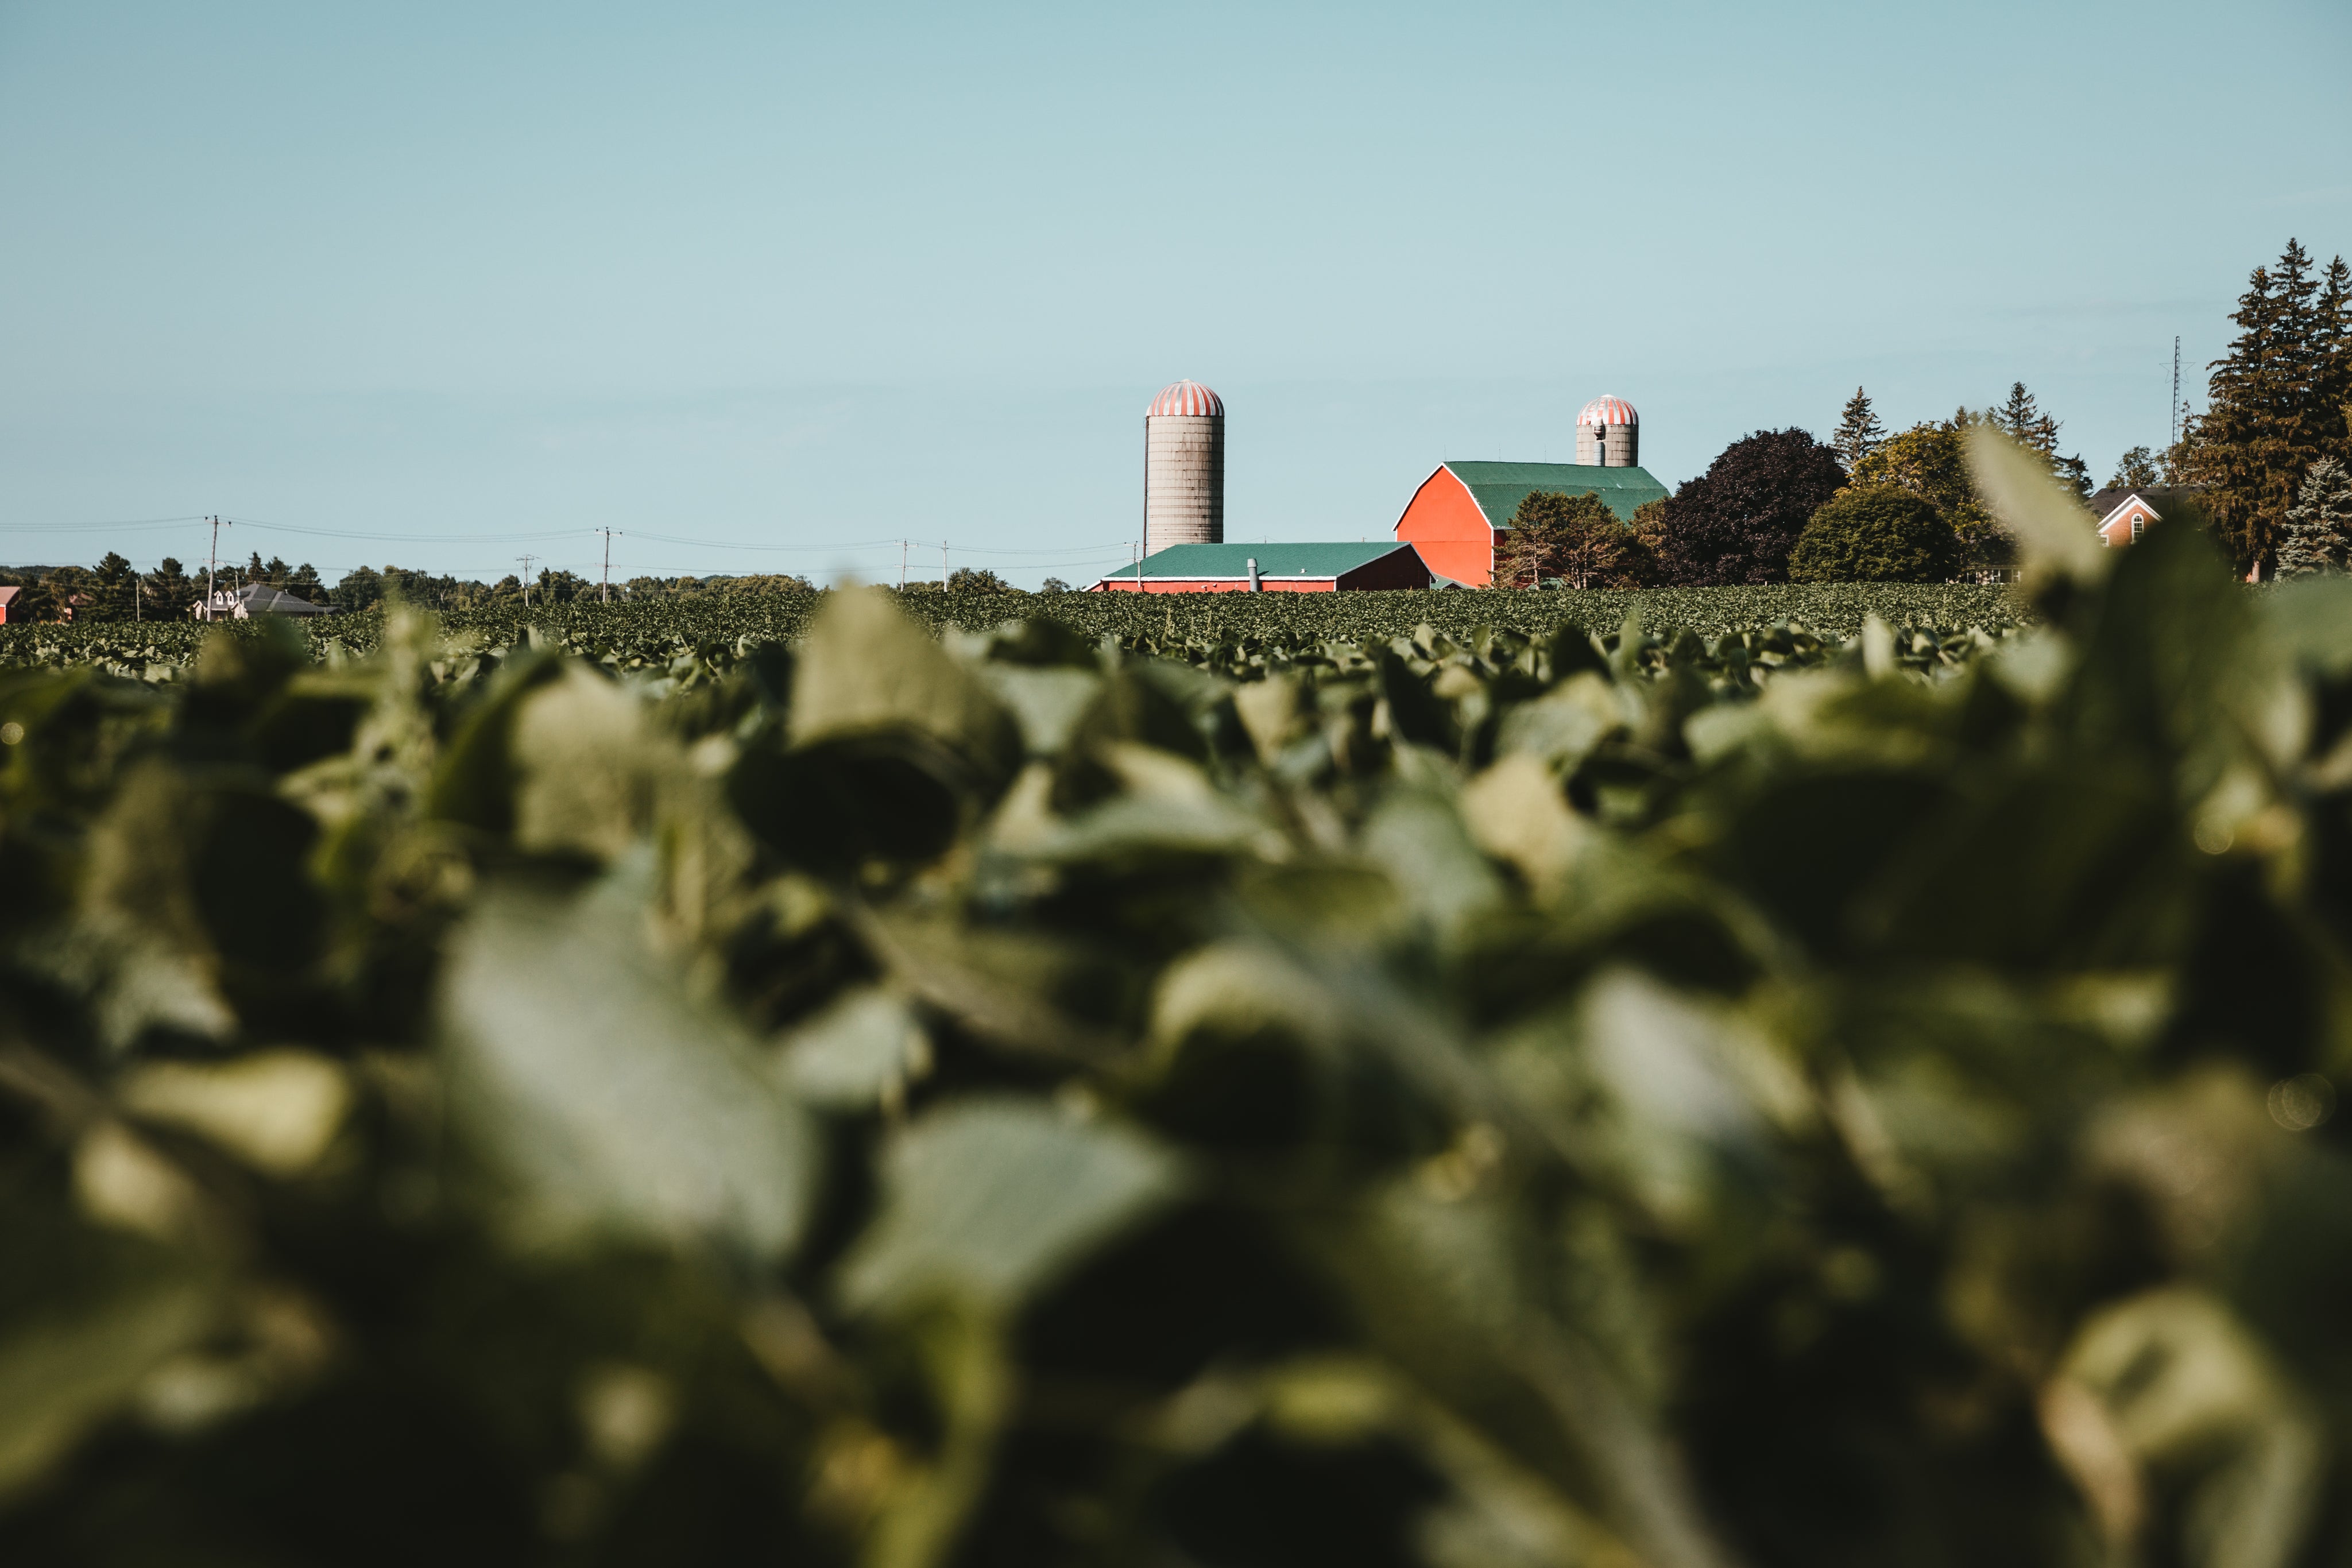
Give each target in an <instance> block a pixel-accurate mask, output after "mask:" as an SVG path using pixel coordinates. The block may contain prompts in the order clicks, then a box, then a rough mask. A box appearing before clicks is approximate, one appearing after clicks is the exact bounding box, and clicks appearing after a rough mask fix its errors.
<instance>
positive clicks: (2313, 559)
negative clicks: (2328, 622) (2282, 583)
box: [2278, 457, 2352, 577]
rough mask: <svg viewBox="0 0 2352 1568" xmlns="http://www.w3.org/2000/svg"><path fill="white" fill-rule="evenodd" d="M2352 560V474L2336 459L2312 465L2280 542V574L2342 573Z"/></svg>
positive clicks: (2300, 575) (2289, 508)
mask: <svg viewBox="0 0 2352 1568" xmlns="http://www.w3.org/2000/svg"><path fill="white" fill-rule="evenodd" d="M2347 559H2352V471H2347V469H2346V468H2345V466H2344V465H2343V463H2342V462H2341V461H2340V460H2338V459H2336V458H2334V457H2323V458H2321V459H2320V460H2319V461H2318V462H2316V463H2315V464H2313V465H2311V472H2310V474H2308V475H2307V476H2305V478H2304V481H2303V488H2302V490H2301V492H2300V493H2299V494H2297V496H2296V497H2295V502H2294V506H2292V507H2288V508H2287V511H2286V530H2285V533H2284V536H2283V537H2282V538H2281V539H2280V541H2279V552H2278V574H2279V575H2280V576H2281V577H2308V576H2311V575H2312V574H2314V573H2315V572H2340V571H2342V570H2345V567H2346V564H2347Z"/></svg>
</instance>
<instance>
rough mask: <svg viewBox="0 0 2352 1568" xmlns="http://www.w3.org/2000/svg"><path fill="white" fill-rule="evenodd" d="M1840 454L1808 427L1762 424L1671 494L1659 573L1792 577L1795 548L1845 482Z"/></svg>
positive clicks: (1732, 578)
mask: <svg viewBox="0 0 2352 1568" xmlns="http://www.w3.org/2000/svg"><path fill="white" fill-rule="evenodd" d="M1845 482H1846V472H1845V468H1844V465H1842V464H1841V463H1839V462H1838V457H1837V454H1836V453H1835V452H1833V451H1832V450H1831V449H1830V448H1829V447H1826V446H1824V445H1822V444H1821V443H1820V442H1818V441H1816V440H1814V439H1813V437H1812V435H1811V433H1810V432H1807V431H1803V430H1796V429H1790V430H1759V431H1758V432H1756V434H1753V435H1748V436H1743V437H1741V438H1740V439H1739V440H1738V441H1735V442H1733V443H1732V444H1730V445H1729V446H1727V447H1725V448H1724V449H1723V451H1722V452H1721V453H1719V454H1718V455H1717V457H1716V459H1715V461H1714V462H1713V463H1711V464H1709V465H1707V470H1706V473H1705V474H1703V475H1701V476H1698V477H1697V478H1696V479H1692V480H1689V481H1687V482H1686V483H1685V484H1684V485H1683V486H1682V487H1681V488H1680V489H1678V490H1676V491H1675V494H1674V496H1673V497H1672V498H1671V499H1670V500H1668V501H1667V503H1666V507H1665V517H1664V528H1665V538H1664V549H1662V551H1661V552H1660V556H1659V561H1658V565H1659V575H1660V577H1661V579H1662V580H1664V581H1666V582H1670V583H1678V584H1703V583H1738V582H1786V581H1787V580H1789V552H1790V550H1791V549H1795V548H1796V543H1797V538H1798V536H1799V535H1801V534H1802V533H1803V532H1804V531H1805V524H1806V522H1807V521H1808V520H1809V519H1810V518H1811V517H1812V515H1813V513H1814V512H1815V511H1817V510H1819V509H1820V507H1821V506H1822V503H1823V502H1825V501H1827V500H1828V499H1829V498H1830V497H1832V496H1834V495H1836V494H1837V492H1838V491H1839V490H1840V489H1841V488H1842V487H1843V486H1844V484H1845Z"/></svg>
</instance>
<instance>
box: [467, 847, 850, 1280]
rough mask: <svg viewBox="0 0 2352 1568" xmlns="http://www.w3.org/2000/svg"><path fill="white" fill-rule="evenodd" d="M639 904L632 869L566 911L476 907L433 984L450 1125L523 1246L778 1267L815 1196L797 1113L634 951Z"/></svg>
mask: <svg viewBox="0 0 2352 1568" xmlns="http://www.w3.org/2000/svg"><path fill="white" fill-rule="evenodd" d="M641 889H642V873H641V872H639V871H637V870H636V869H635V868H634V867H632V868H628V869H625V871H624V872H622V873H616V874H615V875H614V876H612V877H610V878H608V879H606V880H605V881H604V883H601V884H600V885H598V886H597V887H596V888H595V889H593V891H592V892H590V893H589V894H585V895H583V896H578V897H574V898H571V899H565V898H562V897H558V896H555V895H552V894H545V893H539V892H533V891H530V890H527V889H524V888H520V887H506V888H499V889H494V890H492V891H491V892H490V893H489V894H488V895H486V896H485V897H484V898H483V899H482V901H481V904H480V906H479V907H478V910H477V911H476V913H475V914H474V915H473V916H472V917H471V918H470V919H468V920H467V923H466V924H465V925H464V926H463V927H462V928H460V929H459V930H458V931H457V933H456V934H455V935H454V936H453V937H452V939H451V944H450V956H449V960H448V967H447V972H446V975H445V976H444V977H443V981H442V991H441V998H440V1009H439V1011H440V1031H441V1037H442V1040H443V1047H444V1050H445V1051H446V1052H447V1054H448V1059H449V1063H450V1067H451V1070H452V1072H453V1075H454V1079H455V1082H456V1085H457V1090H456V1092H457V1104H458V1110H459V1113H460V1114H461V1117H462V1118H463V1120H464V1122H465V1124H467V1127H468V1129H469V1131H470V1133H471V1134H472V1136H473V1139H474V1141H475V1143H476V1145H478V1148H479V1150H480V1152H481V1155H482V1157H483V1158H484V1159H485V1160H486V1161H487V1162H488V1164H489V1165H490V1166H492V1167H493V1168H494V1169H495V1170H496V1171H497V1172H498V1173H499V1175H500V1176H503V1177H504V1179H505V1182H506V1184H507V1189H508V1190H507V1191H506V1192H505V1193H504V1195H503V1198H504V1213H505V1218H507V1219H508V1221H509V1223H510V1225H511V1226H512V1228H513V1229H514V1230H515V1232H516V1234H517V1235H518V1236H519V1237H520V1238H521V1239H525V1240H529V1241H535V1242H548V1243H564V1242H572V1241H577V1240H583V1239H593V1238H595V1237H598V1236H613V1237H620V1238H637V1239H647V1240H654V1241H659V1242H664V1243H668V1244H671V1245H681V1246H682V1245H687V1244H691V1243H704V1244H711V1245H718V1246H722V1247H725V1248H729V1249H735V1250H740V1252H742V1253H744V1254H746V1255H748V1256H751V1257H753V1258H758V1259H761V1260H772V1259H777V1258H781V1257H783V1256H785V1255H787V1254H789V1253H790V1252H791V1250H792V1249H793V1245H794V1244H795V1243H796V1242H797V1241H798V1240H799V1239H800V1235H801V1230H802V1227H803V1223H804V1220H805V1217H806V1215H807V1211H808V1207H809V1204H810V1200H811V1186H812V1184H813V1182H814V1157H815V1145H814V1134H813V1132H812V1130H811V1128H810V1126H809V1124H808V1119H807V1115H806V1113H805V1112H803V1110H802V1109H801V1107H800V1106H799V1105H798V1104H797V1103H795V1102H794V1101H793V1100H792V1099H791V1098H790V1097H789V1096H788V1095H787V1094H786V1093H785V1092H783V1091H782V1089H781V1088H780V1087H779V1086H778V1085H777V1084H776V1083H775V1082H773V1081H772V1079H771V1077H770V1076H769V1075H768V1073H767V1072H765V1071H763V1070H762V1068H761V1061H760V1059H759V1054H758V1052H757V1051H756V1049H755V1047H754V1046H753V1044H752V1042H751V1040H750V1039H749V1038H748V1036H747V1035H746V1034H745V1033H744V1031H743V1030H742V1028H741V1026H740V1024H738V1023H736V1022H734V1021H733V1020H732V1019H730V1018H729V1017H728V1016H727V1015H726V1014H724V1013H722V1012H719V1010H717V1009H713V1008H711V1007H710V1006H709V1005H708V1004H706V1003H703V1002H701V1001H699V1000H698V999H697V998H694V997H692V996H691V995H690V994H689V993H688V990H687V989H686V988H685V985H684V983H683V977H681V976H680V975H679V974H678V973H677V968H676V967H675V966H674V965H672V964H669V963H667V962H665V961H663V959H662V958H661V956H659V955H657V954H656V953H655V952H653V951H652V950H651V949H650V948H649V946H648V945H647V933H646V918H645V914H644V904H643V902H642V892H641Z"/></svg>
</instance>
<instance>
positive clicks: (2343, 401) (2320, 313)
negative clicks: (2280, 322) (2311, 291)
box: [2313, 256, 2352, 463]
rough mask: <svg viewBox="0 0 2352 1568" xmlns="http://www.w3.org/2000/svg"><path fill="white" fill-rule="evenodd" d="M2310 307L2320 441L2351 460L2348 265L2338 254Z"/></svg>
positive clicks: (2351, 289)
mask: <svg viewBox="0 0 2352 1568" xmlns="http://www.w3.org/2000/svg"><path fill="white" fill-rule="evenodd" d="M2314 310H2315V315H2316V318H2317V319H2316V320H2315V322H2314V323H2313V336H2314V338H2315V340H2316V343H2317V353H2316V356H2315V361H2316V362H2315V366H2314V370H2315V375H2316V378H2317V382H2316V385H2315V386H2314V388H2313V401H2314V402H2315V403H2316V404H2317V405H2318V410H2319V417H2320V421H2321V431H2320V444H2321V445H2323V446H2325V447H2326V448H2327V449H2328V450H2330V451H2331V452H2333V453H2334V454H2335V455H2336V456H2338V457H2340V458H2343V459H2344V460H2345V461H2346V462H2347V463H2352V267H2347V266H2345V264H2344V258H2343V257H2342V256H2336V258H2335V259H2333V260H2332V261H2330V262H2329V263H2328V264H2327V272H2326V276H2325V277H2323V278H2322V279H2321V282H2320V286H2319V298H2318V301H2317V303H2316V304H2315V307H2314Z"/></svg>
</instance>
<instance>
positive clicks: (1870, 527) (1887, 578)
mask: <svg viewBox="0 0 2352 1568" xmlns="http://www.w3.org/2000/svg"><path fill="white" fill-rule="evenodd" d="M1961 559H1962V558H1961V554H1960V542H1959V539H1958V536H1956V535H1955V534H1954V533H1953V532H1952V526H1951V524H1949V523H1948V522H1946V521H1945V520H1944V518H1943V516H1942V514H1940V513H1938V512H1937V510H1936V508H1935V507H1932V506H1930V505H1928V504H1927V502H1926V501H1924V500H1922V499H1921V498H1920V497H1917V496H1916V495H1914V494H1913V493H1912V492H1911V491H1909V490H1907V489H1904V488H1902V487H1901V486H1895V485H1876V486H1849V487H1847V488H1846V489H1843V490H1841V491H1839V492H1838V493H1837V495H1836V496H1834V497H1832V498H1831V500H1830V502H1829V504H1828V505H1827V506H1824V507H1822V509H1821V510H1820V511H1818V512H1815V513H1814V514H1813V517H1812V521H1811V522H1809V523H1807V524H1806V525H1805V531H1804V533H1803V535H1802V536H1801V537H1800V538H1798V540H1797V548H1796V549H1794V550H1792V551H1790V555H1789V578H1790V580H1791V581H1793V582H1942V581H1944V580H1948V578H1950V577H1951V576H1952V574H1953V573H1954V572H1956V571H1958V570H1959V567H1960V564H1961Z"/></svg>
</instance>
